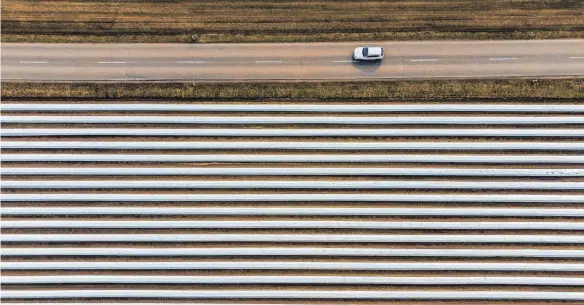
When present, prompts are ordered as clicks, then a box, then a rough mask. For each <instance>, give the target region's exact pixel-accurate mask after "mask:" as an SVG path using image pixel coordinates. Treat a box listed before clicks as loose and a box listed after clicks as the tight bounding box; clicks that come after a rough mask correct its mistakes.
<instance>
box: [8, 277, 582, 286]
mask: <svg viewBox="0 0 584 305" xmlns="http://www.w3.org/2000/svg"><path fill="white" fill-rule="evenodd" d="M1 280H2V283H3V284H326V285H334V284H337V285H513V286H515V285H548V286H549V285H554V286H584V278H574V277H502V276H501V277H470V276H469V277H385V276H166V275H165V276H156V275H148V276H139V275H72V276H67V275H63V276H2V278H1Z"/></svg>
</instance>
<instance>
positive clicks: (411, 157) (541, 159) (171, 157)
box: [2, 153, 584, 169]
mask: <svg viewBox="0 0 584 305" xmlns="http://www.w3.org/2000/svg"><path fill="white" fill-rule="evenodd" d="M2 161H3V162H164V163H179V162H237V163H242V162H243V163H251V162H259V163H263V162H269V163H285V162H296V163H298V162H301V163H318V162H323V163H324V162H338V163H373V162H396V163H397V162H412V163H479V164H480V163H485V164H489V163H495V164H513V163H519V164H521V163H526V164H545V163H568V164H570V163H572V164H582V163H584V155H574V154H572V155H549V154H546V155H541V154H540V155H495V154H489V155H479V154H477V155H462V154H451V155H444V154H407V155H399V154H382V155H381V154H346V155H344V154H334V155H333V154H294V155H290V154H224V155H220V154H91V153H86V154H58V153H53V154H50V153H47V154H31V153H18V154H12V153H5V154H2ZM413 169H415V168H413Z"/></svg>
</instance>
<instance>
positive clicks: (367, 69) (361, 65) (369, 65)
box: [353, 60, 381, 73]
mask: <svg viewBox="0 0 584 305" xmlns="http://www.w3.org/2000/svg"><path fill="white" fill-rule="evenodd" d="M353 67H355V68H357V69H359V70H361V72H364V73H373V72H375V71H377V69H379V67H381V60H376V61H353Z"/></svg>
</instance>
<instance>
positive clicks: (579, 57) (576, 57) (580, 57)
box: [570, 56, 584, 59]
mask: <svg viewBox="0 0 584 305" xmlns="http://www.w3.org/2000/svg"><path fill="white" fill-rule="evenodd" d="M570 59H584V56H572V57H570Z"/></svg>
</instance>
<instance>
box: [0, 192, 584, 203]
mask: <svg viewBox="0 0 584 305" xmlns="http://www.w3.org/2000/svg"><path fill="white" fill-rule="evenodd" d="M0 200H2V201H4V202H12V201H24V202H40V201H57V202H71V201H95V202H100V201H101V202H120V201H127V202H172V201H176V202H188V201H191V202H202V201H211V202H216V201H226V202H230V201H233V202H246V201H249V202H255V201H268V202H269V201H272V202H285V201H290V202H299V201H320V202H335V201H338V202H359V201H363V202H383V201H395V202H500V203H508V202H516V203H530V202H536V203H545V202H547V203H574V204H576V203H584V195H523V194H522V195H515V194H513V195H509V194H497V195H484V194H476V195H458V194H437V195H426V194H305V193H299V194H292V193H290V194H288V193H286V194H179V195H176V194H70V193H67V194H45V193H39V194H19V193H14V194H1V195H0Z"/></svg>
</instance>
